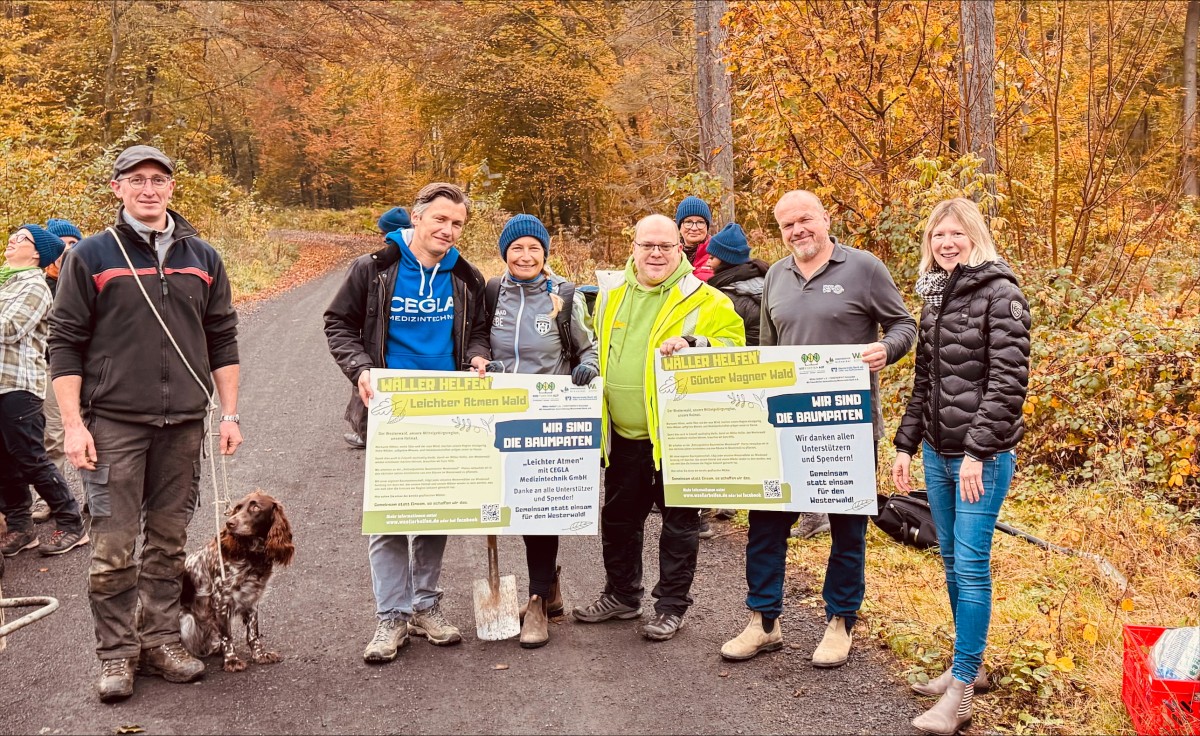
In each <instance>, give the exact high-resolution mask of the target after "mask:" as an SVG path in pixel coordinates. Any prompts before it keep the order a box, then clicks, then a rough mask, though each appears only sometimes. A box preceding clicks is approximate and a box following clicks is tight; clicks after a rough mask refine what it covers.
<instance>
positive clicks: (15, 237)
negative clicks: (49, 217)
mask: <svg viewBox="0 0 1200 736" xmlns="http://www.w3.org/2000/svg"><path fill="white" fill-rule="evenodd" d="M8 242H10V243H29V244H30V245H34V246H36V245H37V243H35V242H34V241H33V238H31V237H30V236H28V235H26V234H25V233H13V234H12V235H9V236H8Z"/></svg>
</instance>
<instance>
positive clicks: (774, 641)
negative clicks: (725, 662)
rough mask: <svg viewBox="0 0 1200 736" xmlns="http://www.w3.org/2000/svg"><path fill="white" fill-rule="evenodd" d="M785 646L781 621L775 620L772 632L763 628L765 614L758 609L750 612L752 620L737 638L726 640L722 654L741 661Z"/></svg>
mask: <svg viewBox="0 0 1200 736" xmlns="http://www.w3.org/2000/svg"><path fill="white" fill-rule="evenodd" d="M782 648H783V630H782V629H781V628H780V627H779V621H778V620H776V621H775V626H774V628H772V629H771V633H767V630H766V629H764V628H763V616H762V614H761V613H759V612H758V611H751V612H750V622H749V623H747V624H746V628H745V629H744V630H743V631H742V633H740V634H738V635H737V636H736V637H735V638H733V639H730V640H729V641H727V642H725V646H723V647H721V656H722V657H724V658H725V659H731V660H733V661H735V662H739V661H741V660H744V659H751V658H753V657H754V656H756V655H758V654H759V653H761V652H774V651H776V650H778V649H782Z"/></svg>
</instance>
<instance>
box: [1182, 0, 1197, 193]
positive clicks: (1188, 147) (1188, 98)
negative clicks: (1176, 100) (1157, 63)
mask: <svg viewBox="0 0 1200 736" xmlns="http://www.w3.org/2000/svg"><path fill="white" fill-rule="evenodd" d="M1197 31H1200V0H1189V2H1188V9H1187V20H1186V21H1185V22H1184V26H1183V156H1182V159H1183V167H1182V169H1183V193H1184V195H1185V196H1188V197H1197V196H1200V181H1198V180H1197V174H1196V167H1197V162H1196V158H1197V157H1196V146H1197V141H1196V40H1197V39H1196V36H1197Z"/></svg>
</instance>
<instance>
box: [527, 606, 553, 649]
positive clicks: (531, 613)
mask: <svg viewBox="0 0 1200 736" xmlns="http://www.w3.org/2000/svg"><path fill="white" fill-rule="evenodd" d="M549 623H550V622H549V621H548V620H547V619H546V599H545V598H542V597H540V596H536V595H531V596H529V603H527V604H525V619H524V620H523V621H522V622H521V646H522V647H523V648H525V649H537V648H538V647H540V646H545V644H546V642H548V641H550V626H549Z"/></svg>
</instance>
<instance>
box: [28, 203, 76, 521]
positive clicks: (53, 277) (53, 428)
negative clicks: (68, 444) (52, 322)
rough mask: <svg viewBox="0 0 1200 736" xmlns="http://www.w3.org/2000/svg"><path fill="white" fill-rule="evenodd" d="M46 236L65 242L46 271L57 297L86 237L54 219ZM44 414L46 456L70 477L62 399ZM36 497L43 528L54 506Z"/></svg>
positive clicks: (49, 403)
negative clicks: (62, 274) (70, 258)
mask: <svg viewBox="0 0 1200 736" xmlns="http://www.w3.org/2000/svg"><path fill="white" fill-rule="evenodd" d="M46 232H48V233H51V234H52V235H57V236H58V239H59V240H61V241H63V246H64V248H63V252H62V255H61V256H59V257H58V258H57V259H56V260H55V261H54V263H51V264H50V265H49V266H46V269H45V275H46V285H47V286H49V287H50V293H51V294H54V293H55V292H56V291H57V290H58V274H59V270H60V269H61V268H62V262H63V259H64V258H66V257H67V252H68V251H69V250H71V247H72V246H73V245H75V244H76V243H78V242H79V241H80V240H83V233H81V232H80V231H79V228H77V227H75V224H74V223H72V222H71V221H70V220H64V219H62V218H61V217H51V218H50V219H49V220H48V221H47V222H46ZM42 410H43V413H44V414H45V415H46V436H45V443H46V455H48V456H49V457H50V462H52V463H54V466H55V467H56V468H58V472H60V473H62V474H63V477H64V478H65V477H66V476H67V453H66V449H65V447H64V444H63V441H64V430H63V422H62V413H61V412H60V411H59V410H58V399H57V398H55V396H54V392H53V391H49V390H48V391H46V401H45V403H44V404H43V405H42ZM34 496H35V498H34V499H33V512H32V515H33V521H34V523H35V524H40V523H42V522H43V521H47V520H49V519H50V506H49V505H47V503H46V500H45V499H43V498H42V497H41V496H38V495H37V493H36V492H35V493H34Z"/></svg>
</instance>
